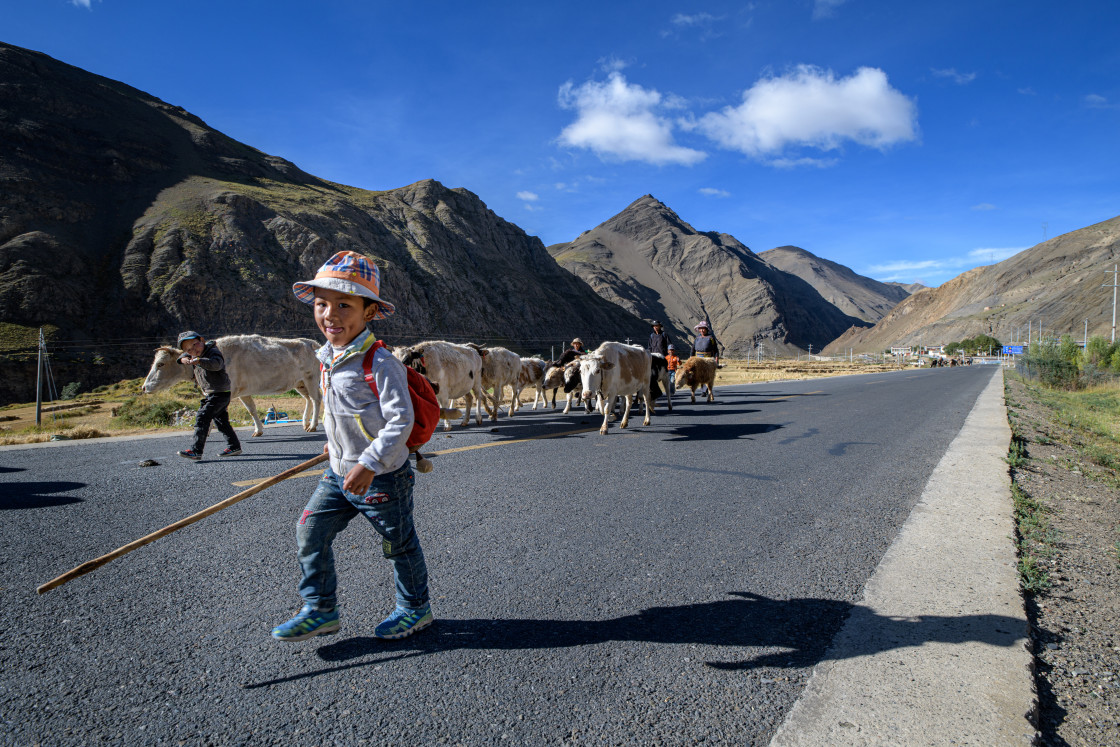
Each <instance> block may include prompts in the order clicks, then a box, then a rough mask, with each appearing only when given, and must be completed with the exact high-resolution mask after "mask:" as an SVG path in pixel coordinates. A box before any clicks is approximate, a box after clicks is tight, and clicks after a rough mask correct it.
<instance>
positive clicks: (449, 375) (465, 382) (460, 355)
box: [393, 340, 484, 431]
mask: <svg viewBox="0 0 1120 747" xmlns="http://www.w3.org/2000/svg"><path fill="white" fill-rule="evenodd" d="M393 355H395V356H396V357H397V360H399V361H400V362H401V363H403V364H405V365H406V366H411V367H412V368H414V369H416V370H417V371H419V372H420V373H422V374H424V375H425V376H427V377H428V379H429V380H430V381H431V382H432V383H433V384H435V385H437V386H438V389H437V394H436V399H437V400H438V401H439V406H440V407H441V408H442V409H445V410H447V409H450V408H452V407H453V406H454V403H455V400H456V398H458V397H463V398H464V399H465V401H466V406H465V407H464V408H463V422H462V423H460V425H462V426H464V427H465V426H466V425H467V424H468V423H469V422H470V420H471V404H472V402H475V401H477V403H478V404H477V407H476V409H475V422H476V423H477V424H478V425H482V408H483V404H484V403H483V399H482V357H481V356H480V355H479V354H478V352H477V351H476V350H475V349H474V348H471V347H468V346H466V345H456V344H455V343H453V342H444V341H443V340H432V341H429V342H421V343H417V344H416V345H410V346H408V347H398V348H396V349H395V350H393ZM441 414H442V413H441ZM443 429H444V430H445V431H449V430H451V423H450V422H449V421H448V420H446V419H444V421H443Z"/></svg>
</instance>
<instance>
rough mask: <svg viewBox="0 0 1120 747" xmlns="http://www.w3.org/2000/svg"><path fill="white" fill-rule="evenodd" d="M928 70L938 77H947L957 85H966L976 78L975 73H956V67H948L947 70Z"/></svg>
mask: <svg viewBox="0 0 1120 747" xmlns="http://www.w3.org/2000/svg"><path fill="white" fill-rule="evenodd" d="M930 71H931V72H932V73H933V74H934V75H935V76H937V77H938V78H949V79H950V80H952V81H953V82H954V83H956V84H957V85H958V86H963V85H967V84H969V83H971V82H972V81H974V80H976V73H958V72H957V71H956V68H949V69H947V70H938V69H937V68H930Z"/></svg>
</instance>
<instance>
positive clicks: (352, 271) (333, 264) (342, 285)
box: [292, 252, 395, 319]
mask: <svg viewBox="0 0 1120 747" xmlns="http://www.w3.org/2000/svg"><path fill="white" fill-rule="evenodd" d="M316 288H326V289H328V290H333V291H338V292H339V293H348V294H350V295H352V296H361V297H362V298H369V299H372V300H373V301H375V302H376V303H377V314H376V316H374V317H373V318H374V319H384V318H385V317H387V316H389V315H390V314H392V313H393V311H394V310H395V307H394V306H393V304H391V303H389V302H388V301H385V300H383V299H382V298H381V296H380V295H378V294H379V293H380V292H381V272H380V270H378V269H377V265H375V264H374V263H373V260H371V259H370V258H369V257H367V256H365V255H363V254H358V253H357V252H338V253H336V254H335V255H334V256H332V257H331V258H330V259H328V260H327V262H326V264H324V265H323V266H322V267H320V268H319V271H318V272H316V273H315V279H314V280H305V281H303V282H299V283H295V284H293V285H292V292H293V293H295V294H296V298H298V299H299V300H301V301H303V302H304V303H306V304H312V303H315V289H316Z"/></svg>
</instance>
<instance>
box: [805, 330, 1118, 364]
mask: <svg viewBox="0 0 1120 747" xmlns="http://www.w3.org/2000/svg"><path fill="white" fill-rule="evenodd" d="M1113 327H1114V328H1115V325H1113ZM809 362H810V363H812V362H813V343H811V342H810V343H809Z"/></svg>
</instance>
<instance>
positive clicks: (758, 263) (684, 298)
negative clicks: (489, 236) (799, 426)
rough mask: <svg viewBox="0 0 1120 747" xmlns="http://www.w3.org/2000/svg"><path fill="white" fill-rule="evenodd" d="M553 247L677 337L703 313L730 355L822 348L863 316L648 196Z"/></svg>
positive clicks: (562, 259)
mask: <svg viewBox="0 0 1120 747" xmlns="http://www.w3.org/2000/svg"><path fill="white" fill-rule="evenodd" d="M548 251H549V253H550V254H551V255H552V256H553V257H555V258H556V261H557V262H559V263H560V264H561V265H562V266H563V267H565V268H567V269H568V270H570V271H571V272H573V273H574V274H576V275H578V276H579V277H580V278H582V279H583V280H585V281H587V283H588V284H589V285H590V286H591V287H592V288H594V289H595V290H596V292H598V293H599V294H600V295H601V296H603V298H605V299H607V300H609V301H612V302H614V303H616V304H618V305H620V306H622V307H623V308H625V309H627V310H628V311H630V312H632V313H634V314H636V315H637V316H641V317H644V318H645V319H648V320H654V319H657V320H660V321H662V322H663V323H664V324H665V325H666V331H667V332H668V333H669V335H670V337H672V338H673V339H674V340H679V341H688V340H690V339H691V338H692V337H693V332H692V328H693V326H694V325H695V324H696V323H697V322H699V321H700V320H704V319H706V320H707V321H708V323H709V324H710V325H711V326H712V328H713V332H714V334H715V336H716V339H718V340H719V341H720V343H721V344H722V345H723V346H724V347H725V349H726V350H727V351H728V352H729V353H730V354H732V355H745V354H746V352H747V351H751V350H754V349H755V348H756V346H757V345H758V344H759V343H762V344H763V346H764V349H765V350H766V351H768V352H771V353H774V352H778V353H782V354H793V353H794V352H796V351H797V350H798V349H801V350H804V349H805V348H806V347H808V345H810V344H812V345H813V347H814V348H815V349H820V348H822V347H823V346H824V345H825V344H826V343H828V342H829V341H831V340H832V339H834V338H835V337H836V336H837V335H839V334H840V333H841V332H843V331H844V330H845V329H847V328H848V327H849V326H851V325H852V324H863V323H864V322H863V320H861V319H859V318H857V317H854V316H850V315H848V314H846V313H844V312H843V311H841V310H840V309H838V308H837V307H836V306H834V305H833V304H831V303H829V302H828V301H827V300H825V299H824V298H823V297H822V296H821V294H820V293H819V292H818V291H817V290H816V289H815V288H813V286H812V285H810V284H809V283H807V282H805V281H804V280H802V279H801V278H799V277H797V276H796V275H792V274H789V273H786V272H783V271H782V270H779V269H778V268H776V267H774V266H772V265H770V264H768V263H767V262H766V261H765V260H764V259H762V258H761V257H760V256H759V255H757V254H755V253H754V252H752V251H751V250H750V249H749V248H748V247H746V246H745V245H743V244H742V243H740V242H739V241H738V240H737V239H736V238H735V237H733V236H730V235H728V234H724V233H715V232H701V231H697V230H696V229H694V228H693V227H692V226H690V225H689V224H688V223H685V222H684V221H683V220H681V218H680V216H678V215H677V214H676V213H674V212H673V211H672V210H671V209H669V208H668V207H666V206H665V205H664V204H662V203H661V202H659V201H658V200H657V199H656V198H654V197H653V196H652V195H646V196H644V197H642V198H640V199H638V200H636V201H635V202H634V203H632V204H631V205H630V206H629V207H627V208H626V209H625V210H623V211H622V212H621V213H619V214H618V215H616V216H614V217H613V218H611V219H610V220H608V221H606V222H605V223H602V224H601V225H599V226H597V227H595V228H594V229H592V230H590V231H586V232H584V233H583V234H581V235H580V236H579V237H578V238H576V239H575V240H574V241H571V242H568V243H566V244H555V245H552V246H550V247H548Z"/></svg>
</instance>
